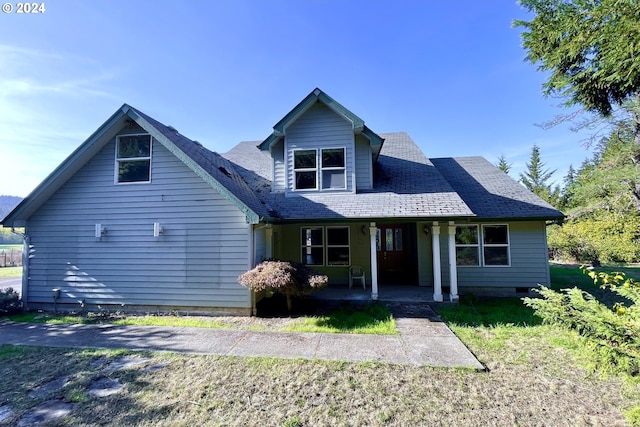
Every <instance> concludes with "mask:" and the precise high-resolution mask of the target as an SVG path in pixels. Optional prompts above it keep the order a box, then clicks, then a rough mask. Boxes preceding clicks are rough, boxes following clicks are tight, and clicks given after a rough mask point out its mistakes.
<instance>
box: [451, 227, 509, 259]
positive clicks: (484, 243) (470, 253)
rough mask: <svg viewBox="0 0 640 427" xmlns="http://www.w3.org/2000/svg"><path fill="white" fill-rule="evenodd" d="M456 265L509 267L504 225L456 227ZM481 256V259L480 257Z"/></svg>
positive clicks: (507, 231)
mask: <svg viewBox="0 0 640 427" xmlns="http://www.w3.org/2000/svg"><path fill="white" fill-rule="evenodd" d="M455 241H456V265H458V266H462V267H465V266H467V267H468V266H480V265H482V266H509V265H510V259H509V228H508V227H507V225H504V224H495V225H494V224H484V225H483V226H482V229H481V230H480V228H479V227H478V226H477V225H458V226H456V236H455ZM480 254H482V257H481V256H480Z"/></svg>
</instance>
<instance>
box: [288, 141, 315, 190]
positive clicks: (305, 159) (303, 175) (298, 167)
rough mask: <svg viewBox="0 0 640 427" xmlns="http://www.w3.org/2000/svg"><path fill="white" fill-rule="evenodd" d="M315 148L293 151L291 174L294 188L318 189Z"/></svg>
mask: <svg viewBox="0 0 640 427" xmlns="http://www.w3.org/2000/svg"><path fill="white" fill-rule="evenodd" d="M317 164H318V163H317V153H316V150H295V151H294V152H293V174H294V185H295V189H296V190H317V189H318V166H317Z"/></svg>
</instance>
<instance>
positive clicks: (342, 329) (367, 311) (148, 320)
mask: <svg viewBox="0 0 640 427" xmlns="http://www.w3.org/2000/svg"><path fill="white" fill-rule="evenodd" d="M8 319H9V320H12V321H14V322H31V323H49V324H74V323H75V324H96V323H110V324H116V325H140V326H175V327H193V328H215V329H234V328H237V327H238V324H239V323H240V322H242V320H243V319H242V318H227V317H194V316H173V315H172V316H156V315H147V316H125V315H122V314H109V313H87V314H86V315H81V314H53V313H38V312H30V313H23V314H17V315H12V316H8ZM256 320H259V319H256ZM249 329H254V330H255V329H266V328H264V327H261V326H260V324H259V322H255V323H252V324H251V326H250V328H249ZM276 330H280V331H283V332H322V333H352V334H378V335H390V334H391V335H392V334H397V333H398V332H397V330H396V324H395V320H394V319H393V316H392V315H391V313H390V312H389V310H388V309H387V308H386V307H385V306H384V305H382V304H368V305H365V306H353V305H343V306H341V307H339V308H336V309H333V310H329V311H327V312H326V313H325V314H318V315H313V316H300V317H298V318H296V319H293V320H292V321H291V322H288V324H287V325H286V326H284V327H282V328H280V329H276Z"/></svg>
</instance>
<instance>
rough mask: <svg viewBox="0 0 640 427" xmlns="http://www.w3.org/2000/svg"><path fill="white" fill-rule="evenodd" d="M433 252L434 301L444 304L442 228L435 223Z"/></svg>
mask: <svg viewBox="0 0 640 427" xmlns="http://www.w3.org/2000/svg"><path fill="white" fill-rule="evenodd" d="M431 252H432V253H433V300H434V301H437V302H442V301H443V299H442V272H441V269H440V226H439V225H438V221H433V225H432V226H431Z"/></svg>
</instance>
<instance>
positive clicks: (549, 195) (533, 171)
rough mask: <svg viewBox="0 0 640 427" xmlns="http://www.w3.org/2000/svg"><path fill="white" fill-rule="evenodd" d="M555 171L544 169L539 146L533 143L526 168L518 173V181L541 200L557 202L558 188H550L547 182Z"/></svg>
mask: <svg viewBox="0 0 640 427" xmlns="http://www.w3.org/2000/svg"><path fill="white" fill-rule="evenodd" d="M555 172H556V171H555V170H553V171H549V169H545V163H544V162H542V159H541V158H540V147H538V146H537V145H535V144H534V145H533V148H532V150H531V159H530V160H529V162H527V170H526V171H525V172H524V173H521V174H520V182H521V183H522V184H523V185H524V186H525V187H527V188H528V189H529V190H531V191H532V192H533V193H534V194H536V195H537V196H539V197H540V198H542V199H543V200H546V201H547V202H549V203H551V204H554V203H556V204H557V201H558V200H557V199H558V195H559V194H558V193H559V192H560V189H559V188H558V187H556V189H554V190H552V189H551V185H550V184H548V181H549V179H550V178H551V176H552V175H553V174H554V173H555ZM554 199H555V200H554Z"/></svg>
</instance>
